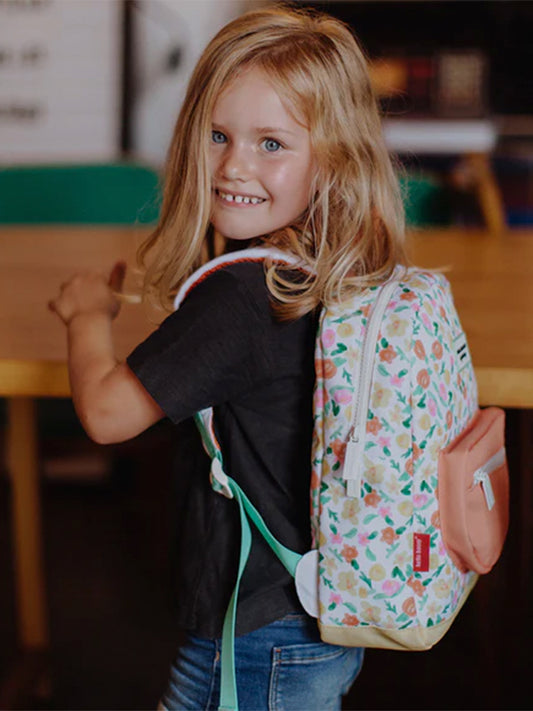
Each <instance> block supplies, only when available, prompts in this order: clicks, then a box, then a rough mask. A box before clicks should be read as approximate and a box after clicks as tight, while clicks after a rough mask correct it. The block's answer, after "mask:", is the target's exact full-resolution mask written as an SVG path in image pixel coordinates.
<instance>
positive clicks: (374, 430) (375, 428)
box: [366, 417, 381, 435]
mask: <svg viewBox="0 0 533 711" xmlns="http://www.w3.org/2000/svg"><path fill="white" fill-rule="evenodd" d="M380 429H381V422H380V421H379V419H378V418H377V417H373V418H372V419H371V420H367V423H366V431H367V432H369V433H370V434H373V435H377V434H378V432H379V431H380Z"/></svg>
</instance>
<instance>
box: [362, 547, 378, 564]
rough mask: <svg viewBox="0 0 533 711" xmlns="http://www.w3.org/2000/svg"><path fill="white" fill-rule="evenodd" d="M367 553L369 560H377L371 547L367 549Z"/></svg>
mask: <svg viewBox="0 0 533 711" xmlns="http://www.w3.org/2000/svg"><path fill="white" fill-rule="evenodd" d="M365 555H366V557H367V558H368V560H371V561H372V562H373V563H374V562H375V560H376V556H375V555H374V553H372V551H371V550H370V548H367V549H366V550H365Z"/></svg>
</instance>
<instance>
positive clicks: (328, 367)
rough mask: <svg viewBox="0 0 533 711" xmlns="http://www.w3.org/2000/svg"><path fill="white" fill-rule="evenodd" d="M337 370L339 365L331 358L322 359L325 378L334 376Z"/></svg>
mask: <svg viewBox="0 0 533 711" xmlns="http://www.w3.org/2000/svg"><path fill="white" fill-rule="evenodd" d="M336 372H337V366H336V365H335V363H334V362H333V361H332V360H331V358H324V360H323V361H322V373H323V377H324V378H332V377H333V376H334V375H335V373H336Z"/></svg>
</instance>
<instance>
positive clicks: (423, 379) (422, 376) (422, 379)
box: [416, 368, 430, 389]
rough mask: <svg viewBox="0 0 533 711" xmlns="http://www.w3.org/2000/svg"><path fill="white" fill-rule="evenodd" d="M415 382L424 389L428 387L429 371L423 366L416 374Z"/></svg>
mask: <svg viewBox="0 0 533 711" xmlns="http://www.w3.org/2000/svg"><path fill="white" fill-rule="evenodd" d="M416 382H417V383H418V384H419V385H421V386H422V387H423V388H424V389H426V388H429V382H430V381H429V373H428V371H427V370H426V369H425V368H424V369H423V370H420V371H419V372H418V374H417V376H416Z"/></svg>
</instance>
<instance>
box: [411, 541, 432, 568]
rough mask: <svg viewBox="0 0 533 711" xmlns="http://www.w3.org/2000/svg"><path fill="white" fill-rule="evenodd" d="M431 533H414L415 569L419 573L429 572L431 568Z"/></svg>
mask: <svg viewBox="0 0 533 711" xmlns="http://www.w3.org/2000/svg"><path fill="white" fill-rule="evenodd" d="M429 545H430V539H429V533H415V534H414V535H413V570H414V571H415V572H417V573H427V571H428V570H429Z"/></svg>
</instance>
